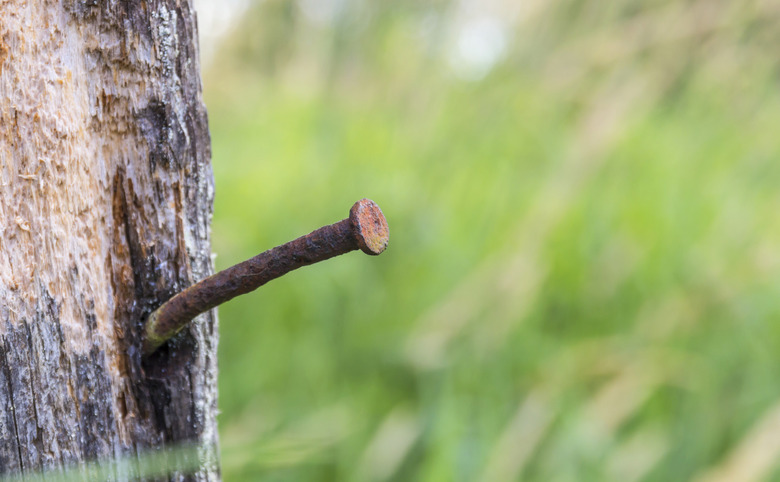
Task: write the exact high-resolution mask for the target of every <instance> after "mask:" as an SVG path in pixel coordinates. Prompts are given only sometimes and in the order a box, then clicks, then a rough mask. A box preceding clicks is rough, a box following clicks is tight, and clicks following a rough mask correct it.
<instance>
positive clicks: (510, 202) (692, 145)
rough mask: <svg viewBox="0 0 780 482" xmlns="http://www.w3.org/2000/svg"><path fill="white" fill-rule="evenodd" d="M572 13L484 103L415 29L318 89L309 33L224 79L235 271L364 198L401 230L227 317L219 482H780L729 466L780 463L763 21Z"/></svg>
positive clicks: (345, 57) (367, 50)
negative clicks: (416, 38) (275, 57)
mask: <svg viewBox="0 0 780 482" xmlns="http://www.w3.org/2000/svg"><path fill="white" fill-rule="evenodd" d="M559 3H563V6H560V8H558V9H557V10H565V8H567V6H568V7H572V8H573V6H574V5H575V4H576V5H579V7H578V8H580V9H584V10H582V11H584V12H586V13H587V14H582V15H581V17H577V16H575V15H572V17H571V18H569V17H566V18H564V17H561V13H560V12H557V10H556V9H555V8H550V9H549V10H550V11H549V12H548V11H544V12H542V13H539V14H538V15H540V18H541V19H542V20H540V21H529V22H528V23H524V24H521V25H518V26H517V27H516V28H517V30H518V32H519V34H518V39H522V38H526V40H525V41H522V40H517V41H516V42H514V43H513V44H512V48H511V49H510V53H509V56H508V57H507V59H506V61H504V62H503V63H502V64H501V65H499V66H498V67H497V68H496V69H495V70H494V71H493V72H492V73H491V74H490V75H488V76H487V77H486V78H484V79H482V80H480V81H476V82H463V81H460V80H457V79H455V78H453V76H452V75H451V74H450V73H449V70H448V68H447V66H446V63H445V62H443V61H441V60H440V59H438V57H433V58H432V57H426V56H425V55H424V54H423V53H421V52H420V51H418V50H414V49H412V50H411V51H410V50H409V47H410V45H415V44H414V43H410V42H409V38H408V36H406V34H405V33H404V32H406V30H404V29H405V28H407V27H408V26H409V25H410V24H411V23H413V22H414V21H415V19H417V18H418V17H419V15H421V14H420V12H417V11H412V10H411V8H410V7H407V8H409V9H410V10H409V11H405V10H402V9H401V10H400V12H401V13H399V12H391V13H392V15H391V14H390V13H388V12H380V13H377V14H376V15H377V16H376V18H375V20H374V22H380V20H381V22H383V23H381V25H382V26H383V28H382V29H380V30H378V31H379V32H380V33H372V34H369V33H363V35H367V36H368V37H367V38H362V41H363V43H362V44H361V43H360V42H357V43H350V42H347V43H346V45H347V46H346V47H344V46H343V45H341V44H339V43H338V42H335V41H334V42H333V45H334V47H333V51H332V52H331V53H330V54H329V55H331V57H328V58H329V59H331V64H329V65H330V69H331V70H330V72H331V73H330V74H329V76H327V75H325V74H322V73H321V72H320V71H317V70H316V69H317V67H316V65H319V64H320V63H322V61H321V60H320V59H318V57H317V56H318V55H320V54H319V53H318V54H312V53H311V52H320V53H321V51H322V50H325V51H326V52H327V49H323V48H322V45H321V44H318V43H316V42H313V43H311V44H309V43H306V42H310V41H311V39H309V40H305V38H306V36H305V32H304V33H301V30H305V28H304V27H299V29H298V30H295V31H294V33H291V34H289V35H291V36H293V37H294V38H301V37H303V38H304V40H299V43H300V44H301V45H303V46H301V45H298V46H297V47H296V49H297V50H295V52H294V53H293V54H289V55H290V56H291V57H292V58H293V59H297V60H289V61H288V63H289V65H292V66H291V67H279V66H278V65H277V63H275V64H274V66H275V70H273V69H272V70H273V72H272V73H268V69H263V68H261V67H262V65H261V64H262V62H263V60H262V59H259V58H256V57H252V55H251V53H252V52H253V51H252V50H251V49H249V50H248V51H249V53H247V49H246V48H244V49H243V50H242V48H239V47H236V46H235V45H233V46H232V47H228V48H226V54H225V59H223V60H221V61H219V62H217V63H216V66H215V67H213V68H212V69H211V70H210V71H208V72H207V74H206V76H205V86H206V101H207V105H208V107H209V113H210V122H211V129H212V136H213V139H212V140H213V162H214V172H215V177H216V187H217V194H216V204H215V217H214V223H213V239H214V249H215V251H216V252H217V253H218V258H217V266H218V267H219V268H222V267H226V266H228V265H230V264H232V263H235V262H237V261H240V260H243V259H245V258H248V257H250V256H252V255H254V254H256V253H257V252H259V251H262V250H264V249H267V248H269V247H272V246H275V245H277V244H280V243H282V242H285V241H287V240H290V239H292V238H294V237H297V236H299V235H301V234H305V233H307V232H309V231H311V230H312V229H314V228H316V227H319V226H321V225H323V224H327V223H331V222H335V221H337V220H339V219H342V218H343V217H346V215H347V211H348V209H349V207H350V206H351V204H352V203H353V202H354V201H356V200H357V199H360V198H361V197H370V198H372V199H374V200H375V201H376V202H377V203H378V204H379V205H380V206H381V207H382V208H383V210H384V212H385V214H386V216H387V218H388V221H389V223H390V229H391V242H390V247H389V249H388V251H387V252H385V253H384V254H383V255H382V256H379V257H378V258H369V257H366V256H363V255H361V254H358V253H352V254H350V255H346V256H344V257H341V258H338V259H335V260H332V261H329V262H326V263H324V264H319V265H316V266H313V267H309V268H305V269H303V270H300V271H298V272H294V273H292V274H290V275H287V276H285V277H284V278H282V279H280V280H277V281H274V282H272V283H271V284H269V285H267V286H265V287H263V288H262V289H260V290H259V291H258V292H256V293H253V294H251V295H247V296H244V297H242V298H239V299H236V300H235V301H231V302H230V303H227V304H225V305H223V306H222V307H220V321H221V327H220V387H219V390H220V400H219V404H220V409H221V412H222V414H221V415H220V418H219V423H220V431H221V440H222V442H221V443H222V447H221V448H222V463H223V471H224V476H225V480H228V481H229V480H279V481H286V480H290V481H293V480H294V481H298V480H307V481H308V480H311V481H336V480H338V481H350V480H354V481H363V480H397V481H401V480H425V481H472V480H540V481H542V480H545V481H546V480H594V481H595V480H657V481H666V480H687V479H691V478H694V477H697V476H701V475H702V474H704V473H705V472H707V471H713V472H709V473H711V474H715V475H719V476H722V477H726V478H725V479H724V480H738V478H739V474H742V475H743V476H744V474H746V473H749V471H750V470H751V469H752V470H758V474H759V475H760V476H762V477H764V478H766V477H769V478H772V477H773V476H774V478H775V479H777V480H780V472H778V468H780V467H778V466H777V464H773V463H768V464H765V465H763V466H762V465H760V464H758V465H756V464H755V463H753V462H750V461H746V459H744V458H739V453H740V452H739V450H738V447H740V444H747V445H744V446H745V447H746V448H745V449H743V450H747V451H748V452H749V453H754V454H755V453H756V452H760V451H761V450H764V451H767V453H769V460H770V462H771V461H772V460H773V458H774V457H776V456H778V452H777V450H776V449H774V448H773V447H777V446H780V440H778V435H777V433H778V432H777V430H776V429H775V430H771V428H772V427H776V425H777V423H778V422H776V421H774V422H773V420H774V419H776V418H778V416H777V415H775V416H774V419H772V418H771V414H772V413H773V412H772V411H773V410H774V411H777V410H778V409H779V408H778V407H780V385H778V383H777V380H778V379H779V378H780V370H779V369H778V368H777V367H778V366H780V365H779V364H778V362H780V355H778V353H780V328H778V325H777V322H776V320H777V319H778V315H780V303H778V301H777V300H778V299H780V297H779V296H780V276H778V272H779V271H780V254H778V253H779V252H780V251H778V246H780V215H778V214H777V206H780V190H778V188H777V186H778V185H780V163H778V162H777V160H778V157H779V156H780V143H778V142H777V138H778V136H777V126H778V125H780V114H778V113H779V112H780V94H778V85H777V81H776V74H774V73H773V72H774V69H775V68H776V66H775V64H774V62H773V60H772V59H769V58H766V57H764V55H768V52H770V51H771V48H770V47H768V46H767V45H775V44H772V43H769V42H770V40H772V41H774V40H773V39H772V38H765V37H766V36H770V37H771V32H770V33H767V32H766V31H765V30H761V29H760V28H758V27H757V25H758V26H760V25H761V23H760V22H762V21H763V22H767V21H769V20H771V17H767V15H768V14H769V13H767V12H766V11H759V12H758V13H756V12H754V11H752V10H750V8H747V7H746V8H745V9H744V11H740V12H737V13H734V12H726V10H725V9H726V5H727V4H726V3H725V2H723V4H722V5H721V4H720V3H718V2H715V4H718V5H719V6H720V7H722V8H723V9H724V10H723V12H720V11H717V12H715V13H714V14H713V15H714V17H715V19H716V20H717V19H718V18H720V19H721V20H722V22H718V21H712V24H713V25H715V27H713V28H711V29H710V30H707V29H704V33H702V32H701V31H699V30H696V29H693V28H692V29H691V30H690V32H689V31H687V30H685V27H686V26H695V25H699V24H700V23H701V22H704V20H701V19H702V18H704V19H710V20H711V19H712V17H706V16H705V17H701V16H700V15H699V14H698V13H697V14H696V15H694V14H690V15H691V17H690V18H687V17H685V16H684V15H683V14H684V13H686V12H688V13H690V12H689V11H688V10H686V9H685V8H683V7H679V8H676V7H675V8H676V9H675V10H670V8H671V7H667V6H666V3H665V2H653V4H650V3H648V4H646V5H644V6H643V9H634V10H630V11H629V10H628V9H627V8H626V9H624V10H621V11H619V12H617V11H609V12H606V11H600V10H599V8H601V7H598V5H601V4H597V3H594V2H575V1H573V0H568V1H567V2H559ZM621 5H622V4H621ZM626 5H627V4H626ZM669 5H672V4H669ZM269 8H270V7H269ZM686 8H687V7H686ZM380 10H381V9H380ZM617 10H620V9H617ZM572 11H574V10H572ZM577 11H580V10H577ZM690 11H692V12H694V13H696V12H699V11H698V10H696V7H691V9H690ZM263 12H264V11H263V9H259V10H258V12H257V13H256V14H255V15H262V13H263ZM556 12H557V13H556ZM588 12H589V13H588ZM681 12H682V13H681ZM770 13H771V12H770ZM667 14H668V15H669V17H666V16H665V15H667ZM718 15H721V16H720V17H719V16H718ZM253 18H262V17H253ZM668 18H677V19H680V18H681V19H682V20H680V21H679V22H677V23H676V24H673V25H672V24H669V23H666V21H665V20H664V19H668ZM767 18H769V20H767ZM271 20H273V19H271ZM271 20H268V21H271ZM693 20H696V21H697V22H700V23H696V22H694V21H693ZM642 22H644V23H642ZM686 22H688V23H686ZM261 24H262V23H261ZM636 25H640V26H641V25H644V26H645V27H644V28H645V30H644V32H645V33H646V35H645V36H642V35H637V37H638V38H641V39H643V42H644V43H642V44H641V48H640V47H637V46H636V45H633V44H632V43H631V42H633V41H635V40H636V39H634V38H633V37H628V38H626V37H625V35H627V33H626V32H628V33H635V32H636V31H638V30H639V31H640V32H641V31H642V30H641V29H639V28H638V27H636ZM670 25H671V26H670ZM631 26H633V27H632V28H629V27H631ZM667 27H669V29H671V30H674V29H677V30H676V31H679V30H682V31H683V32H687V35H688V36H685V35H683V36H682V40H674V41H672V40H669V41H666V37H665V35H666V33H665V32H667ZM340 28H341V29H342V30H338V29H336V30H334V31H332V32H331V31H328V32H325V33H322V32H321V33H320V34H319V35H322V38H325V39H331V38H340V37H339V34H341V35H342V36H346V37H348V38H350V39H351V37H349V36H350V35H352V32H353V31H352V30H351V28H352V27H350V24H349V23H348V22H347V23H345V24H344V25H342V26H341V27H340ZM369 31H371V30H370V29H368V30H366V31H364V32H369ZM647 32H649V34H647ZM277 33H278V32H277ZM648 35H649V38H650V39H651V41H650V42H648V41H647V38H648ZM653 35H655V37H654V36H653ZM762 35H763V37H762ZM237 37H238V38H239V39H240V38H241V34H240V33H239V34H238V35H237ZM670 37H674V36H672V35H671V34H670ZM674 38H676V39H679V38H680V36H677V37H674ZM352 40H354V39H352ZM237 42H239V45H240V41H237ZM234 43H235V42H234ZM648 44H649V46H648ZM274 45H276V44H274ZM310 45H311V48H310V47H308V46H310ZM314 45H316V46H318V48H320V50H316V49H314V47H313V46H314ZM337 47H338V48H339V49H345V50H338V49H337ZM632 48H633V49H632ZM361 49H362V50H361ZM762 49H770V50H766V51H763V50H762ZM624 51H627V52H628V53H626V52H624ZM231 52H232V53H231ZM334 52H335V53H334ZM369 54H370V55H369ZM333 59H335V60H333ZM437 59H438V60H437ZM604 59H607V60H604ZM326 60H327V59H326ZM275 62H276V61H275ZM285 65H287V64H285ZM300 65H308V66H309V67H310V69H311V70H306V69H305V68H301V67H300ZM312 65H314V67H312ZM326 70H327V69H326ZM312 71H314V72H315V73H316V72H320V73H318V74H316V75H315V74H311V72H312ZM301 72H304V73H301ZM333 72H335V73H333ZM762 429H763V430H766V431H768V433H769V434H770V435H769V438H768V439H765V440H764V442H763V443H758V442H756V443H754V444H753V445H749V442H750V440H752V439H751V438H750V436H749V434H750V433H752V432H751V431H758V430H762ZM727 461H731V465H728V466H727V464H726V463H727ZM727 469H728V470H735V471H737V472H727V471H726V470H727ZM734 474H737V475H734ZM759 479H760V477H759ZM759 479H751V478H745V479H743V480H759Z"/></svg>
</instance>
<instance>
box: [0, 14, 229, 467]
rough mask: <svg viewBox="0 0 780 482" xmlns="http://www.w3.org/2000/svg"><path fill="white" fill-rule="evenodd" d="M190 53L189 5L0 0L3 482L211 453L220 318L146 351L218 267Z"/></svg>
mask: <svg viewBox="0 0 780 482" xmlns="http://www.w3.org/2000/svg"><path fill="white" fill-rule="evenodd" d="M196 41H197V34H196V24H195V14H194V12H193V8H192V5H191V2H189V1H187V0H146V1H144V0H123V1H117V0H107V1H96V0H78V1H76V0H60V1H57V0H45V1H37V2H28V1H25V0H5V1H2V0H0V163H1V164H0V297H1V298H2V300H3V302H2V304H1V305H0V474H8V473H31V472H35V471H38V470H52V469H54V470H59V469H60V468H62V467H68V466H71V465H74V464H75V465H78V464H80V463H82V462H85V461H90V460H102V459H106V458H115V457H125V456H129V457H133V456H137V454H139V453H141V452H143V451H144V450H145V449H148V448H157V447H163V446H172V445H177V444H179V443H182V442H185V441H189V442H197V443H200V444H203V445H204V446H206V447H215V446H216V442H217V432H216V421H215V414H216V345H217V320H216V315H215V314H214V312H211V313H208V314H205V315H202V316H200V317H198V318H197V319H196V321H195V322H194V323H192V324H191V325H190V327H189V328H187V329H186V330H184V332H182V333H181V334H180V335H179V336H177V337H176V338H175V339H174V340H172V342H171V343H169V344H168V345H166V346H165V347H163V348H162V349H161V350H160V351H158V352H157V353H156V354H155V355H154V356H153V357H152V358H151V359H149V360H142V358H141V356H140V343H141V338H140V335H141V333H142V330H141V328H142V325H143V322H144V319H145V317H146V316H147V315H148V314H149V313H150V312H151V311H152V310H154V309H155V308H156V307H157V306H159V305H160V304H161V303H162V302H163V301H165V300H166V299H167V298H169V297H170V296H171V295H173V294H174V293H175V292H177V291H179V290H181V289H182V288H184V287H186V286H187V285H189V284H191V283H193V282H194V281H197V280H198V279H200V278H203V277H205V276H207V275H208V274H210V273H211V271H212V262H211V251H210V240H209V226H210V220H211V213H212V200H213V181H212V173H211V165H210V144H209V134H208V127H207V119H206V111H205V108H204V106H203V103H202V99H201V84H200V76H199V62H198V55H197V54H198V52H197V43H196ZM131 476H132V474H121V473H118V474H115V479H117V480H122V479H126V478H129V477H131ZM182 477H184V478H186V479H194V480H218V479H219V469H218V467H217V466H216V463H204V464H203V465H201V467H200V470H199V471H198V472H197V473H196V474H194V475H193V474H191V475H188V476H184V475H182V474H178V475H175V476H174V478H176V479H177V480H179V479H180V478H182Z"/></svg>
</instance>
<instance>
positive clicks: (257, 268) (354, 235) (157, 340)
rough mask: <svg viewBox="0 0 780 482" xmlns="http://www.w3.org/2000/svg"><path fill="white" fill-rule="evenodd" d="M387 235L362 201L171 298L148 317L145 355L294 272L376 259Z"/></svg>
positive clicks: (374, 209) (375, 210)
mask: <svg viewBox="0 0 780 482" xmlns="http://www.w3.org/2000/svg"><path fill="white" fill-rule="evenodd" d="M389 238H390V231H389V229H388V226H387V220H385V216H384V215H383V214H382V210H381V209H379V206H377V205H376V203H375V202H374V201H371V200H370V199H361V200H360V201H358V202H356V203H355V204H354V205H353V206H352V208H351V209H350V210H349V217H348V218H347V219H343V220H341V221H339V222H337V223H335V224H331V225H329V226H324V227H322V228H320V229H318V230H316V231H313V232H311V233H309V234H307V235H306V236H301V237H300V238H298V239H296V240H293V241H290V242H289V243H285V244H283V245H281V246H277V247H275V248H272V249H269V250H268V251H265V252H263V253H260V254H258V255H257V256H255V257H254V258H251V259H248V260H246V261H244V262H242V263H239V264H237V265H235V266H231V267H230V268H227V269H224V270H222V271H220V272H219V273H216V274H214V275H211V276H209V277H208V278H206V279H203V280H201V281H199V282H197V283H195V284H193V285H192V286H190V287H188V288H186V289H185V290H183V291H182V292H180V293H178V294H176V295H174V296H173V297H172V298H171V299H169V300H168V301H166V302H165V303H163V304H162V306H160V307H159V308H157V310H155V311H154V312H152V314H150V315H149V318H148V319H147V321H146V327H145V329H144V342H143V351H144V355H151V354H152V353H154V351H155V350H157V348H159V347H160V346H161V345H162V344H163V343H165V342H166V341H168V340H169V339H170V338H171V337H172V336H174V335H175V334H176V333H178V332H179V331H180V330H181V329H182V328H184V326H186V325H187V323H189V322H190V321H191V320H192V319H193V318H195V317H196V316H198V315H199V314H201V313H204V312H206V311H208V310H210V309H212V308H214V307H215V306H217V305H220V304H222V303H224V302H226V301H228V300H231V299H233V298H235V297H236V296H238V295H242V294H244V293H249V292H250V291H254V290H256V289H257V288H259V287H260V286H263V285H264V284H266V283H268V282H269V281H271V280H273V279H276V278H278V277H280V276H282V275H284V274H287V273H289V272H290V271H292V270H294V269H298V268H300V267H302V266H308V265H310V264H314V263H317V262H320V261H324V260H326V259H330V258H332V257H334V256H338V255H340V254H344V253H348V252H350V251H355V250H357V249H360V250H361V251H363V252H364V253H366V254H370V255H378V254H380V253H382V251H384V250H385V248H387V243H388V240H389Z"/></svg>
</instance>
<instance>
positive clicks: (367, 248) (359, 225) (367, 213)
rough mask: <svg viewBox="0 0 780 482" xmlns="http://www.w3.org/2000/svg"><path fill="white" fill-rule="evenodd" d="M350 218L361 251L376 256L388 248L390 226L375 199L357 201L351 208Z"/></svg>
mask: <svg viewBox="0 0 780 482" xmlns="http://www.w3.org/2000/svg"><path fill="white" fill-rule="evenodd" d="M349 220H350V222H351V223H352V229H353V231H354V233H355V236H356V237H357V242H358V246H359V247H360V250H361V251H363V252H364V253H366V254H370V255H373V256H376V255H378V254H381V253H382V251H384V250H385V249H386V248H387V243H388V242H389V241H390V228H389V227H388V226H387V220H386V219H385V215H384V214H382V210H381V209H379V206H377V204H376V203H375V202H374V201H372V200H370V199H361V200H360V201H358V202H356V203H355V204H354V205H353V206H352V209H350V210H349Z"/></svg>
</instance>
